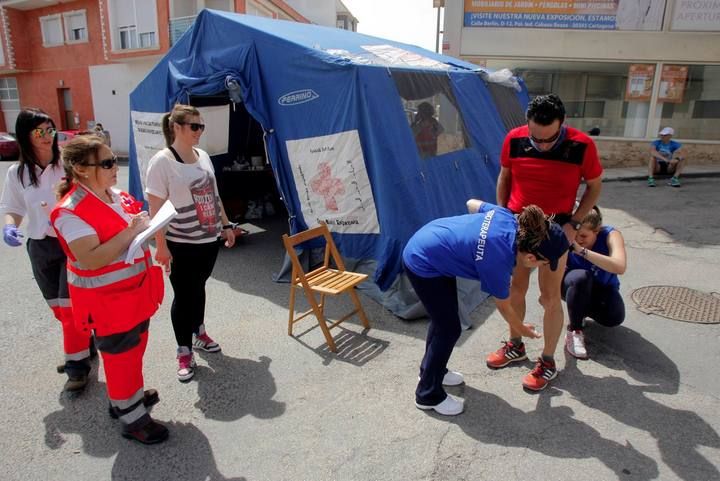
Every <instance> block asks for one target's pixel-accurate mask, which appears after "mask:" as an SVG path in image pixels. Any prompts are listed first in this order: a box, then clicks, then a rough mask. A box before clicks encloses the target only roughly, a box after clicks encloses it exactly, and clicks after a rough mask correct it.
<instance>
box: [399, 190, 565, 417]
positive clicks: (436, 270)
mask: <svg viewBox="0 0 720 481" xmlns="http://www.w3.org/2000/svg"><path fill="white" fill-rule="evenodd" d="M468 209H469V211H470V212H473V213H472V214H467V215H461V216H456V217H445V218H442V219H436V220H434V221H432V222H430V223H428V224H427V225H425V226H424V227H422V228H421V229H420V230H419V231H417V232H416V233H415V235H413V237H412V238H411V239H410V240H409V241H408V244H407V246H406V247H405V250H404V251H403V262H404V264H405V270H406V272H407V275H408V278H409V279H410V282H411V283H412V285H413V288H414V289H415V292H416V293H417V295H418V297H419V298H420V300H421V301H422V303H423V305H424V306H425V309H426V310H427V313H428V316H429V317H430V326H429V327H428V334H427V340H426V343H425V356H424V357H423V360H422V363H421V364H420V382H419V383H418V386H417V389H416V391H415V405H416V406H417V407H418V408H420V409H425V410H431V409H432V410H435V411H436V412H438V413H440V414H443V415H447V416H453V415H456V414H460V413H461V412H462V411H463V401H462V400H460V399H457V398H455V397H453V396H450V395H448V394H447V393H446V392H445V390H444V389H443V385H457V384H461V383H462V382H463V377H462V374H460V373H457V372H453V371H448V369H447V363H448V360H449V359H450V355H451V354H452V350H453V348H454V347H455V343H456V342H457V340H458V338H459V337H460V332H461V327H460V317H459V315H458V303H457V285H456V277H464V278H468V279H475V280H479V281H480V283H481V285H482V288H483V290H484V291H485V292H487V293H489V294H490V295H492V296H493V297H495V305H496V306H497V308H498V310H499V311H500V314H502V316H503V318H504V319H505V320H506V321H507V322H508V324H510V326H512V327H513V328H515V329H516V330H517V331H518V332H520V333H522V335H523V336H526V337H530V338H539V337H540V334H538V333H537V332H536V331H535V329H534V327H533V326H532V325H530V324H523V323H522V321H521V318H520V316H519V315H518V313H517V312H516V310H515V308H514V307H513V306H512V305H511V304H510V281H511V277H512V271H513V267H514V266H515V264H516V263H521V264H522V265H524V266H526V267H536V266H540V265H543V264H549V265H550V268H551V269H553V270H555V269H557V267H558V261H559V260H561V259H562V260H563V262H562V264H563V266H564V258H565V257H564V256H565V254H566V252H567V250H568V241H567V237H566V236H565V234H564V233H563V230H562V228H561V227H560V226H559V225H557V224H556V223H554V222H550V221H548V220H547V219H546V217H545V214H544V213H543V211H542V209H540V208H539V207H537V206H535V205H530V206H528V207H526V208H525V209H523V211H522V213H520V214H519V215H518V216H517V218H516V217H515V215H513V213H512V212H510V211H509V210H507V209H505V208H503V207H499V206H496V205H494V204H490V203H487V202H482V201H479V200H475V199H472V200H470V201H468Z"/></svg>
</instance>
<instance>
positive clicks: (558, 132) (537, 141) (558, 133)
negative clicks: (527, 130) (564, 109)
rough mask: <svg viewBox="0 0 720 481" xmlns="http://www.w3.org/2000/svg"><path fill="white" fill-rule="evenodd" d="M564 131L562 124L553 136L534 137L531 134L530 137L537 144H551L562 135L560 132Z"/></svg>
mask: <svg viewBox="0 0 720 481" xmlns="http://www.w3.org/2000/svg"><path fill="white" fill-rule="evenodd" d="M561 132H562V125H561V126H560V128H559V129H558V131H557V132H556V133H555V135H553V136H552V137H548V138H547V139H538V138H537V137H533V136H532V134H530V139H531V140H532V141H533V142H535V143H536V144H551V143H553V142H555V141H556V140H557V139H558V137H560V133H561Z"/></svg>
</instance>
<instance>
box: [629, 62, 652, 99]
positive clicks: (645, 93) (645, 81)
mask: <svg viewBox="0 0 720 481" xmlns="http://www.w3.org/2000/svg"><path fill="white" fill-rule="evenodd" d="M654 77H655V65H653V64H632V65H630V68H629V69H628V79H627V87H626V89H625V100H626V101H629V102H633V101H634V102H649V101H650V97H651V96H652V85H653V78H654Z"/></svg>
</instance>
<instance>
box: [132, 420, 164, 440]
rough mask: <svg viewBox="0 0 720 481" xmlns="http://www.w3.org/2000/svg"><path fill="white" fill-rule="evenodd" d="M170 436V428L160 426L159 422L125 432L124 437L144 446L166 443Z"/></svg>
mask: <svg viewBox="0 0 720 481" xmlns="http://www.w3.org/2000/svg"><path fill="white" fill-rule="evenodd" d="M169 435H170V431H168V428H166V427H165V426H163V425H162V424H160V423H159V422H156V421H153V420H152V419H151V420H150V422H148V423H147V424H145V425H144V426H143V427H141V428H139V429H135V430H133V431H125V430H123V432H122V436H123V437H124V438H127V439H134V440H135V441H138V442H141V443H143V444H157V443H161V442H163V441H165V440H166V439H167V438H168V436H169Z"/></svg>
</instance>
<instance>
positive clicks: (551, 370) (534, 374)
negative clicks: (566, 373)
mask: <svg viewBox="0 0 720 481" xmlns="http://www.w3.org/2000/svg"><path fill="white" fill-rule="evenodd" d="M556 377H557V367H555V361H550V362H548V361H543V359H542V358H538V360H537V361H536V362H535V368H534V369H533V370H532V371H530V373H529V374H528V375H527V376H525V377H524V378H523V387H525V388H526V389H530V390H531V391H541V390H543V389H545V387H546V386H547V385H548V384H550V381H552V380H553V379H555V378H556Z"/></svg>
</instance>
